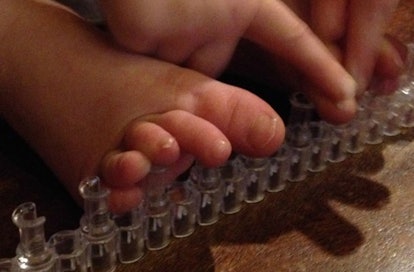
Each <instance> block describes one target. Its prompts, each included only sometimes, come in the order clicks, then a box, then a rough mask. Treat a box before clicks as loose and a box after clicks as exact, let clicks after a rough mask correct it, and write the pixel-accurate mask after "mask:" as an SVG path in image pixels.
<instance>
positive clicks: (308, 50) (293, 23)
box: [246, 0, 356, 102]
mask: <svg viewBox="0 0 414 272" xmlns="http://www.w3.org/2000/svg"><path fill="white" fill-rule="evenodd" d="M246 36H247V38H248V39H250V40H252V41H254V42H257V43H258V44H260V45H261V46H263V47H265V48H266V49H267V50H269V51H270V52H272V53H273V54H276V55H279V56H282V57H284V58H285V59H287V60H288V61H289V62H290V63H292V64H293V65H294V66H295V67H296V68H297V69H299V70H300V71H301V72H302V73H303V74H304V75H305V76H307V78H308V79H309V80H310V81H311V82H312V83H314V84H315V85H316V86H317V87H318V88H319V89H320V90H321V92H322V93H323V95H325V96H327V97H328V99H330V100H334V101H337V102H340V101H343V100H348V99H351V98H353V97H354V96H355V91H356V82H355V81H354V79H353V78H352V77H351V76H350V75H349V74H348V73H347V72H346V71H345V69H344V68H343V67H342V66H341V65H340V63H339V62H338V61H337V60H336V59H335V57H334V56H333V55H332V54H331V53H330V52H329V50H328V49H327V48H326V46H325V45H324V44H323V43H322V41H321V40H320V39H318V38H317V36H316V35H315V34H314V33H313V32H312V31H311V30H310V28H309V27H308V26H307V25H306V24H305V23H304V22H303V21H302V20H300V19H299V18H298V17H297V16H296V15H295V14H294V13H293V12H292V11H291V10H290V9H289V8H288V7H287V6H285V4H283V3H282V2H280V1H274V0H263V1H262V2H261V6H260V7H259V8H258V11H257V14H256V16H255V17H254V19H253V20H252V23H251V25H250V27H249V29H248V31H247V33H246Z"/></svg>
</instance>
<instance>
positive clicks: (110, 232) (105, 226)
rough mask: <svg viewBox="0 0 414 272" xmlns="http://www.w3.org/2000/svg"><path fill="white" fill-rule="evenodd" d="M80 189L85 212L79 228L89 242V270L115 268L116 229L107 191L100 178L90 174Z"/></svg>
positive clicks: (107, 270) (107, 271)
mask: <svg viewBox="0 0 414 272" xmlns="http://www.w3.org/2000/svg"><path fill="white" fill-rule="evenodd" d="M79 192H80V194H81V196H82V197H83V201H84V212H85V213H84V215H83V216H82V218H81V220H80V229H81V232H82V235H83V237H84V238H85V239H86V240H87V241H88V243H89V253H90V256H89V261H90V263H89V266H90V269H91V271H93V272H110V271H115V269H116V263H117V258H116V252H117V251H116V249H117V243H118V228H117V227H116V225H115V223H114V221H113V220H112V219H111V215H110V213H109V210H108V203H107V199H108V195H109V190H108V189H107V188H106V187H103V186H102V184H101V181H100V179H99V177H91V178H87V179H85V180H83V181H81V183H80V184H79Z"/></svg>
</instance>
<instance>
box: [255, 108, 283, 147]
mask: <svg viewBox="0 0 414 272" xmlns="http://www.w3.org/2000/svg"><path fill="white" fill-rule="evenodd" d="M277 121H278V120H277V118H275V117H271V116H269V115H261V116H259V117H257V119H256V120H255V121H254V122H253V123H252V125H251V127H250V132H249V135H248V140H249V143H250V145H251V146H252V147H254V148H263V147H265V146H266V145H267V144H268V143H269V142H270V141H271V140H272V139H273V138H274V136H275V134H276V127H277Z"/></svg>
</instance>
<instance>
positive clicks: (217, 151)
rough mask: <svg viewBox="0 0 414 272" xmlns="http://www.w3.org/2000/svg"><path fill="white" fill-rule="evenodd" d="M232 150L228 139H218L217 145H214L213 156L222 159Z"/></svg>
mask: <svg viewBox="0 0 414 272" xmlns="http://www.w3.org/2000/svg"><path fill="white" fill-rule="evenodd" d="M230 151H231V145H230V143H229V142H228V141H226V140H218V141H216V145H215V146H214V149H213V154H212V156H213V157H214V158H218V159H222V158H223V156H226V157H227V156H228V155H229V153H230Z"/></svg>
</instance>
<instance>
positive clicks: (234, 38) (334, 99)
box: [100, 0, 403, 122]
mask: <svg viewBox="0 0 414 272" xmlns="http://www.w3.org/2000/svg"><path fill="white" fill-rule="evenodd" d="M398 2H399V1H398V0H381V1H377V0H367V1H359V0H339V1H336V0H308V1H303V0H285V1H279V0H243V1H240V0H226V1H223V0H211V1H203V0H194V1H187V0H171V1H162V0H144V1H135V0H126V1H122V2H121V1H116V0H100V3H101V7H102V10H103V13H104V14H105V18H106V20H107V22H108V25H109V27H110V29H111V32H112V34H113V36H114V38H115V40H116V41H117V42H118V43H119V44H121V45H122V46H124V47H125V48H127V49H128V50H131V51H133V52H138V53H143V54H147V55H150V56H155V57H157V58H160V59H163V60H166V61H169V62H173V63H176V64H180V65H183V66H186V67H190V68H192V69H195V70H197V71H200V72H202V73H205V74H207V75H211V76H216V75H218V74H220V72H221V71H223V69H224V68H225V67H226V65H227V64H228V62H229V60H230V58H231V57H232V55H233V52H234V50H235V48H236V45H237V44H238V42H239V40H240V39H242V38H243V39H248V40H250V41H251V42H253V43H255V44H257V45H259V46H261V47H263V48H264V49H266V50H267V51H268V53H269V54H270V55H271V56H274V57H276V58H282V59H284V60H285V61H287V62H288V63H289V64H290V65H293V66H294V68H295V69H296V70H298V71H299V72H301V73H302V74H304V75H305V82H306V83H305V84H303V86H305V87H304V88H302V89H303V91H305V92H307V93H308V94H309V96H310V97H311V99H312V100H313V102H314V103H315V104H316V106H317V109H318V110H319V112H320V114H321V115H322V116H323V117H325V118H327V119H329V120H328V121H331V122H345V121H347V120H349V118H350V117H351V116H352V114H353V112H354V110H355V103H354V102H355V100H354V98H355V91H356V92H357V94H361V92H362V91H363V90H365V89H366V88H367V86H368V84H369V83H370V82H371V81H372V78H373V76H374V69H375V67H380V69H379V71H377V72H378V73H377V75H378V78H380V79H384V75H385V76H386V77H385V79H384V80H387V81H388V82H387V83H388V84H387V85H388V87H389V88H391V89H392V88H394V87H395V84H394V85H393V84H389V83H390V82H392V81H393V80H394V83H395V78H396V75H398V73H399V71H400V69H401V68H402V66H403V62H402V60H401V57H400V55H399V53H398V52H396V50H395V49H394V48H393V46H392V45H390V44H389V42H388V40H387V39H385V38H384V33H385V28H386V26H387V23H388V21H389V19H390V17H391V15H392V13H393V11H394V9H395V8H396V6H397V4H398ZM285 4H286V5H285ZM288 7H289V8H290V9H289V8H288ZM292 11H294V13H293V12H292ZM305 22H306V23H307V24H305ZM308 25H309V27H310V29H309V27H308ZM320 40H321V41H322V42H323V43H324V45H326V47H325V46H322V45H321V43H320ZM326 48H328V49H329V51H330V52H331V53H332V54H329V53H328V52H327V51H328V50H327V49H326ZM332 55H333V56H334V57H335V58H337V59H338V61H339V62H340V63H342V64H343V67H344V68H345V69H343V68H342V67H338V62H336V61H335V60H334V57H333V56H332ZM378 62H381V65H377V63H378ZM384 62H385V63H386V65H383V64H384ZM256 68H257V65H256V66H255V69H256ZM252 72H253V73H254V72H255V71H254V70H253V71H252ZM258 73H266V71H260V72H258ZM348 73H349V74H348ZM349 75H351V76H352V78H354V79H355V81H356V83H357V86H355V84H354V83H355V82H353V81H352V80H350V77H349ZM269 77H271V76H269ZM296 80H297V79H296ZM383 85H384V84H383Z"/></svg>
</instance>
